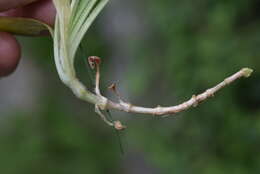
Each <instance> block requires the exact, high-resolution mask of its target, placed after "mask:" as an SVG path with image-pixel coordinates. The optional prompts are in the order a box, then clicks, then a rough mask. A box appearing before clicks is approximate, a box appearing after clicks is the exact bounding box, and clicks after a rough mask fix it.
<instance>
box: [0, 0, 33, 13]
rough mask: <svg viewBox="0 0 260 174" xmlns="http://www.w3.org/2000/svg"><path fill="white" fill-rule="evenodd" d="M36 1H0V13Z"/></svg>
mask: <svg viewBox="0 0 260 174" xmlns="http://www.w3.org/2000/svg"><path fill="white" fill-rule="evenodd" d="M34 1H37V0H0V12H1V11H6V10H9V9H11V8H16V7H19V6H24V5H27V4H30V3H32V2H34Z"/></svg>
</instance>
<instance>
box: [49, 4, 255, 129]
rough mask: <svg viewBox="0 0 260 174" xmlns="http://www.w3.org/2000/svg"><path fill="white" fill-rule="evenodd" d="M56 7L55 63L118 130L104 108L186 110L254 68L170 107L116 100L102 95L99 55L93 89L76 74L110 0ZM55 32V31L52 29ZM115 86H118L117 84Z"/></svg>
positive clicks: (63, 76)
mask: <svg viewBox="0 0 260 174" xmlns="http://www.w3.org/2000/svg"><path fill="white" fill-rule="evenodd" d="M53 2H54V5H55V7H56V9H57V16H56V22H55V29H54V32H53V33H54V36H53V40H54V57H55V64H56V68H57V71H58V74H59V77H60V79H61V81H62V82H63V83H64V84H65V85H66V86H68V87H69V88H70V89H71V90H72V91H73V93H74V94H75V95H76V96H77V97H78V98H80V99H82V100H84V101H87V102H89V103H92V104H94V105H95V110H96V112H97V113H98V114H99V115H100V116H101V118H102V119H103V120H104V121H105V122H106V123H107V124H108V125H109V126H113V127H115V128H116V129H118V130H121V129H124V128H125V126H123V125H122V124H121V122H120V121H114V122H111V121H109V120H108V119H107V118H106V117H105V115H104V114H103V113H102V110H107V109H114V110H120V111H124V112H131V113H141V114H150V115H166V114H167V115H168V114H176V113H178V112H181V111H184V110H187V109H188V108H190V107H192V106H194V107H195V106H197V105H198V104H199V103H201V102H203V101H205V100H206V99H208V98H209V97H212V96H214V94H215V93H216V92H217V91H219V90H220V89H222V88H224V87H225V86H227V85H228V84H230V83H232V82H234V81H235V80H237V79H239V78H241V77H249V76H250V74H251V73H252V70H251V69H249V68H243V69H241V70H240V71H238V72H237V73H235V74H234V75H232V76H230V77H228V78H226V79H225V80H224V81H223V82H221V83H219V84H218V85H216V86H215V87H213V88H210V89H208V90H206V91H205V92H203V93H202V94H199V95H197V96H196V95H193V96H192V97H191V99H189V100H188V101H186V102H184V103H182V104H179V105H176V106H170V107H161V106H157V107H155V108H145V107H140V106H135V105H132V104H130V103H127V102H124V101H123V100H122V99H121V97H120V96H119V94H118V93H117V92H116V91H115V93H116V95H117V97H118V100H119V101H118V102H113V101H111V100H109V99H107V98H106V97H104V96H102V95H101V92H100V88H99V85H100V58H98V57H95V56H91V57H90V58H89V63H90V65H91V66H92V68H93V69H95V70H96V78H95V90H94V93H93V92H91V91H89V90H88V89H87V88H86V87H85V86H84V85H83V83H81V82H80V81H79V79H78V78H77V77H76V71H75V67H74V58H75V54H76V51H77V49H78V47H79V45H80V42H81V40H82V38H83V37H84V35H85V34H86V32H87V30H88V28H89V27H90V25H91V24H92V23H93V21H94V20H95V18H96V17H97V15H98V14H99V13H100V11H101V10H102V9H103V7H104V6H105V5H106V4H107V2H108V0H53ZM51 32H52V31H51ZM114 87H115V86H114Z"/></svg>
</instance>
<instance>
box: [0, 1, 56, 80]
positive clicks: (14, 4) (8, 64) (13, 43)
mask: <svg viewBox="0 0 260 174" xmlns="http://www.w3.org/2000/svg"><path fill="white" fill-rule="evenodd" d="M55 13H56V12H55V8H54V6H53V4H52V0H0V16H10V17H25V18H34V19H37V20H40V21H42V22H44V23H47V24H48V25H51V26H52V25H53V23H54V19H55ZM20 57H21V47H20V45H19V43H18V42H17V40H16V39H15V37H14V36H13V35H12V34H10V33H6V32H1V31H0V77H1V76H7V75H9V74H10V73H12V72H13V71H14V70H15V68H16V67H17V64H18V63H19V60H20Z"/></svg>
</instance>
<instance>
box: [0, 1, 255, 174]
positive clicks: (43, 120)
mask: <svg viewBox="0 0 260 174" xmlns="http://www.w3.org/2000/svg"><path fill="white" fill-rule="evenodd" d="M19 40H20V42H21V43H22V44H23V50H24V52H23V59H22V62H21V65H20V66H19V68H18V70H17V71H16V72H15V73H14V74H13V75H11V76H9V77H7V78H4V79H1V80H0V116H1V117H0V173H3V174H18V173H19V174H35V173H38V174H66V173H75V174H83V173H89V174H92V173H93V174H103V173H113V174H116V173H125V174H133V173H135V174H139V173H140V174H141V173H142V174H146V173H147V174H148V173H149V174H159V173H160V174H161V173H162V174H169V173H177V174H180V173H181V174H230V173H236V174H258V173H260V151H259V147H260V92H259V91H260V73H259V71H258V70H259V66H260V60H259V47H260V1H258V0H248V1H246V0H218V1H217V0H199V1H192V0H183V1H180V0H164V1H158V0H149V1H148V0H144V1H138V0H125V1H122V0H121V1H120V0H111V2H110V3H109V5H108V6H107V7H106V8H105V10H104V11H103V12H102V13H101V15H100V16H99V17H98V18H97V20H96V22H95V23H94V25H93V26H92V27H91V29H90V30H89V32H88V33H87V35H86V37H85V39H84V41H83V50H80V51H79V53H78V57H77V61H76V67H77V70H78V74H79V76H80V79H82V81H84V82H85V84H86V85H87V86H89V87H90V88H91V82H90V80H89V77H88V73H87V66H86V64H85V62H84V59H86V58H87V57H88V56H90V55H96V56H100V57H101V58H102V82H101V83H102V85H103V86H102V91H103V93H104V94H105V95H106V96H110V97H112V98H113V94H111V92H109V91H108V90H107V86H109V85H110V84H111V83H113V82H117V83H118V89H119V92H120V93H121V95H122V97H123V98H124V99H125V100H127V101H130V102H131V103H134V104H139V105H144V106H156V105H158V104H160V105H162V106H166V105H175V104H178V103H180V102H182V101H184V100H186V99H189V98H190V97H191V96H192V95H193V94H198V93H200V92H202V91H204V90H205V89H207V88H209V87H211V86H213V85H215V84H217V83H218V82H220V81H222V80H223V79H224V78H225V77H227V76H228V75H231V74H232V73H234V72H236V71H238V70H239V69H240V68H242V67H250V68H253V69H254V70H255V71H254V73H253V75H252V77H250V78H248V79H242V80H239V81H237V82H235V83H233V84H232V85H230V86H229V87H227V88H225V89H223V90H222V91H221V92H219V93H218V94H216V96H215V97H214V98H213V99H210V100H208V101H207V102H205V103H203V104H201V105H199V106H198V107H197V108H193V109H190V110H188V111H186V112H183V113H180V114H177V115H175V116H170V117H167V118H158V117H151V116H146V115H140V114H125V113H122V112H114V111H112V115H113V117H114V119H120V120H122V122H123V123H124V124H126V125H127V126H128V128H127V129H126V130H125V131H124V132H122V133H120V137H121V141H122V145H123V149H124V154H122V153H121V152H120V145H119V142H118V137H117V134H116V132H115V130H113V129H112V128H110V127H108V126H107V125H106V124H105V123H104V122H103V121H102V120H101V119H100V118H99V116H98V115H97V114H95V113H94V107H93V106H92V105H90V104H88V103H84V102H82V101H80V100H78V99H77V98H75V97H74V96H73V94H72V92H71V91H70V90H69V89H68V88H67V87H65V86H64V85H63V84H62V83H61V82H60V80H59V78H58V74H57V73H56V69H55V65H54V60H53V52H52V41H51V38H48V37H42V38H26V37H19Z"/></svg>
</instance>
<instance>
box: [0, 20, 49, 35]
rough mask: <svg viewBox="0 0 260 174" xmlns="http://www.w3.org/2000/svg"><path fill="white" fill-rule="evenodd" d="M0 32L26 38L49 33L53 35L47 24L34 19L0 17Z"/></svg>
mask: <svg viewBox="0 0 260 174" xmlns="http://www.w3.org/2000/svg"><path fill="white" fill-rule="evenodd" d="M0 31H5V32H9V33H13V34H18V35H26V36H36V35H40V34H44V33H46V32H48V31H49V32H50V33H51V35H53V29H52V28H51V27H50V26H48V25H47V24H45V23H43V22H40V21H38V20H35V19H31V18H21V17H4V16H1V17H0Z"/></svg>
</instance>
